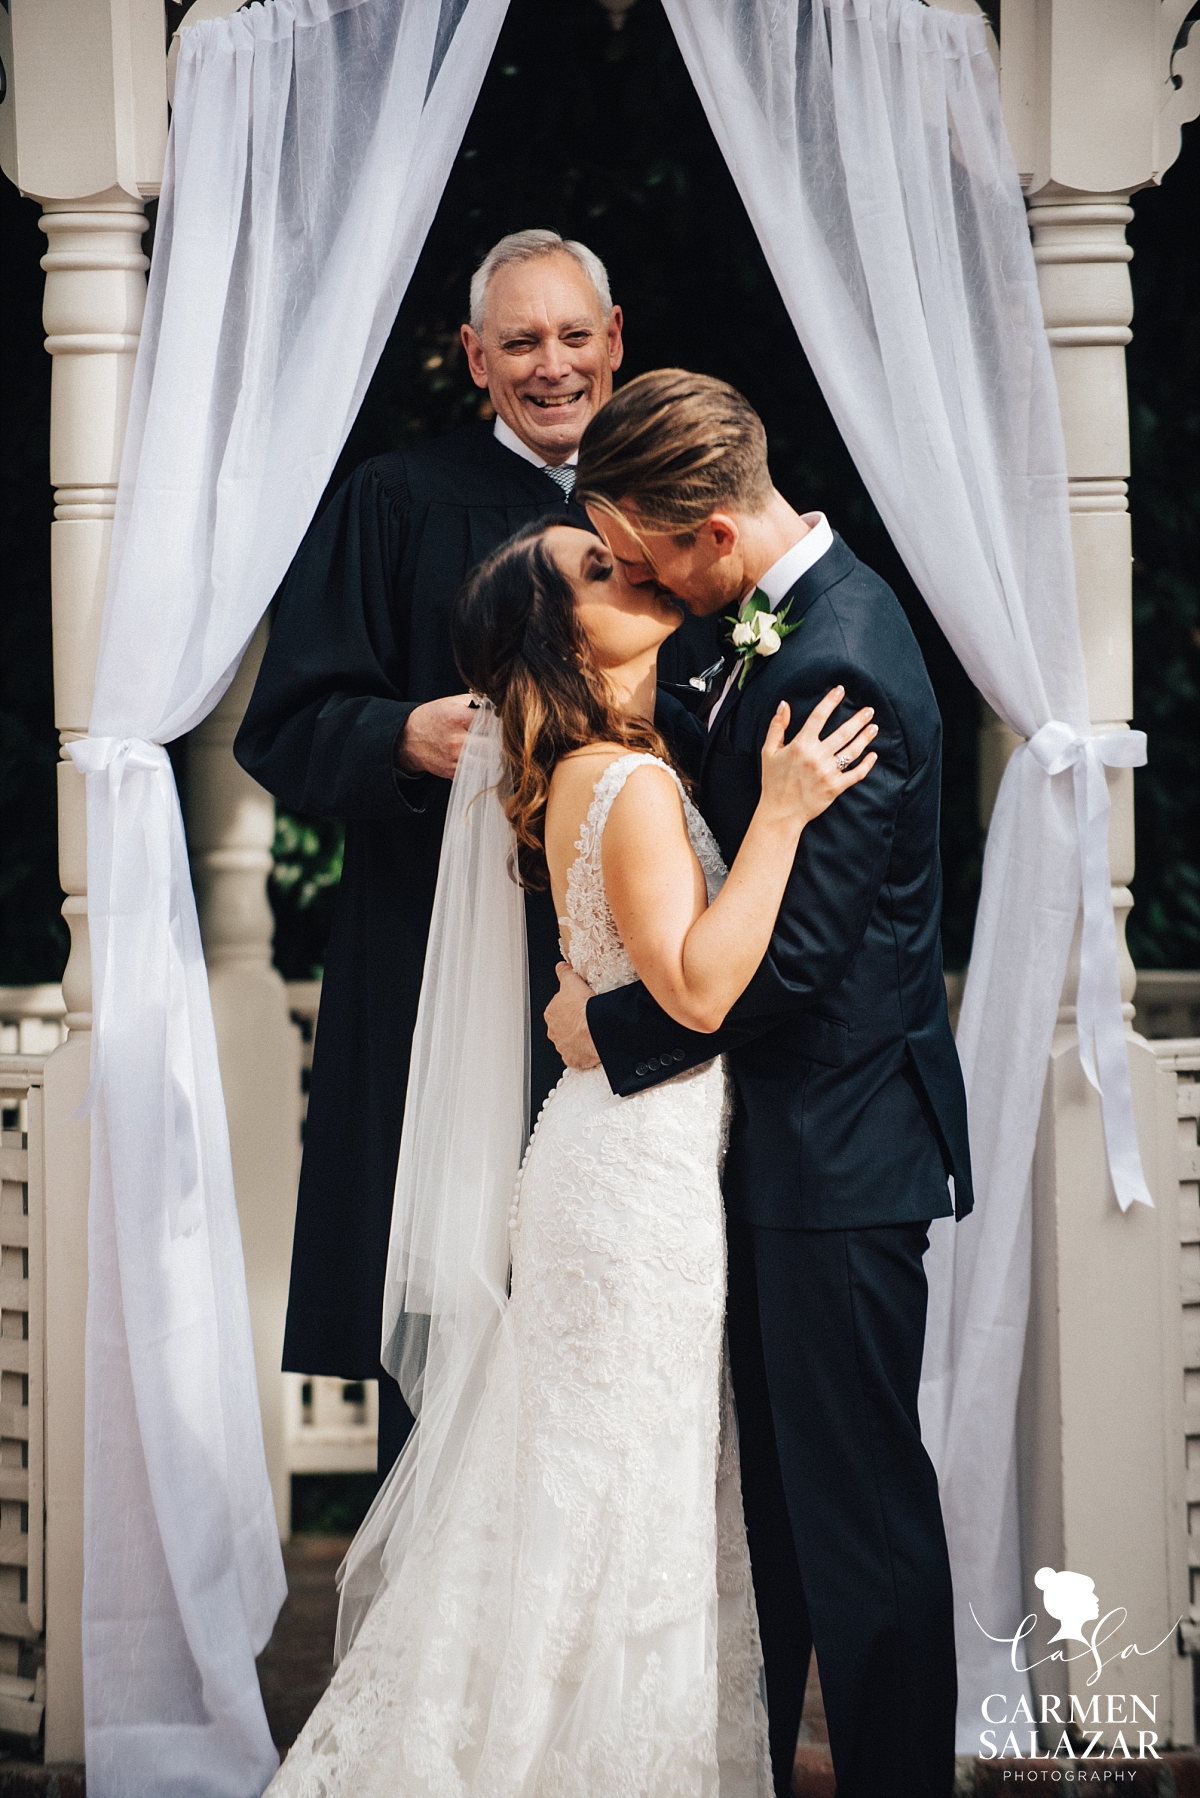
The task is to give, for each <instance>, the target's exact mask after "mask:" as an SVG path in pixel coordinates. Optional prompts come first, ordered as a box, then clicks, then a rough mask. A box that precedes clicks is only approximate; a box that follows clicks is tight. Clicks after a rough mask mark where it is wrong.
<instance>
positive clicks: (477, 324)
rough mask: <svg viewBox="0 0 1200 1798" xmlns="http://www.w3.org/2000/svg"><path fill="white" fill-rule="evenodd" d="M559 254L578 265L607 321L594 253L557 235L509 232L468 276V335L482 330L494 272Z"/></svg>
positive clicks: (604, 287)
mask: <svg viewBox="0 0 1200 1798" xmlns="http://www.w3.org/2000/svg"><path fill="white" fill-rule="evenodd" d="M559 251H564V252H565V253H566V254H567V255H568V256H570V257H571V258H572V259H573V260H574V261H575V262H577V263H578V264H579V266H580V268H581V269H582V270H583V272H584V274H585V275H586V276H587V278H588V280H589V281H590V282H591V284H592V286H593V287H594V288H595V290H596V298H597V300H599V302H600V310H601V312H603V314H604V316H605V318H607V317H608V315H609V313H610V312H611V311H612V293H611V292H610V290H609V285H608V270H607V269H606V268H605V266H604V264H603V263H602V262H601V260H600V258H599V256H597V254H596V252H595V251H594V250H589V249H588V247H587V245H586V244H585V243H575V242H573V241H572V240H571V239H569V238H562V237H560V236H559V234H558V232H557V231H513V232H512V233H511V234H510V235H509V236H508V237H502V238H501V239H500V242H499V243H498V244H493V245H492V248H491V249H490V250H489V251H488V253H487V255H486V256H485V257H484V259H483V261H482V262H481V263H480V264H479V267H478V268H477V269H476V270H475V273H474V274H473V275H472V276H471V329H472V331H475V332H476V333H478V332H481V331H482V330H483V321H484V316H485V313H486V309H487V308H486V301H487V290H488V284H489V282H490V281H491V278H492V276H493V275H494V274H495V273H496V270H497V269H500V268H504V267H506V266H507V264H508V263H510V262H533V261H534V260H535V259H536V258H537V257H539V256H553V255H555V254H556V253H557V252H559Z"/></svg>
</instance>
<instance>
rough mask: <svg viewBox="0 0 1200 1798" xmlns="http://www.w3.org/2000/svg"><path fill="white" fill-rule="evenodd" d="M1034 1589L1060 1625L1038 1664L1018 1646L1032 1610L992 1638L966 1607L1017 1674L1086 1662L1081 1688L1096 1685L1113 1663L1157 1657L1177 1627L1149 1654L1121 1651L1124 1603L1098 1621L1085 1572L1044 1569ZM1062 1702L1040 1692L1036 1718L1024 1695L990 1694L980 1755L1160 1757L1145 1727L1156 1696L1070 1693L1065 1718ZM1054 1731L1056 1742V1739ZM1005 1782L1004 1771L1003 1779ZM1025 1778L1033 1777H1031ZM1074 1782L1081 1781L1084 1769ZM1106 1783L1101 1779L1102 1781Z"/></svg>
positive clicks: (1033, 1619)
mask: <svg viewBox="0 0 1200 1798" xmlns="http://www.w3.org/2000/svg"><path fill="white" fill-rule="evenodd" d="M1033 1583H1034V1585H1035V1586H1037V1588H1038V1589H1039V1591H1040V1592H1041V1593H1042V1607H1043V1609H1044V1610H1045V1612H1046V1615H1047V1616H1048V1617H1049V1618H1051V1619H1052V1621H1053V1622H1055V1623H1057V1625H1058V1630H1057V1633H1056V1634H1055V1635H1053V1636H1051V1638H1050V1644H1051V1647H1052V1650H1053V1652H1052V1653H1050V1654H1045V1655H1042V1656H1041V1657H1040V1658H1039V1659H1036V1660H1034V1659H1029V1658H1027V1656H1028V1653H1029V1650H1028V1649H1023V1648H1022V1647H1021V1644H1022V1643H1023V1642H1025V1641H1027V1639H1028V1638H1029V1637H1030V1636H1031V1635H1032V1634H1033V1632H1034V1630H1035V1629H1036V1628H1037V1625H1038V1614H1037V1612H1036V1611H1031V1612H1030V1613H1029V1615H1028V1616H1027V1617H1023V1618H1022V1619H1021V1625H1020V1628H1019V1629H1018V1630H1017V1632H1016V1634H1015V1635H1013V1636H993V1635H992V1633H991V1631H990V1630H986V1629H984V1628H983V1624H982V1623H980V1622H979V1618H978V1617H977V1616H975V1607H974V1605H972V1606H971V1615H972V1617H974V1618H975V1622H976V1623H977V1624H978V1625H979V1628H980V1629H981V1630H983V1633H984V1635H985V1636H986V1637H987V1638H988V1641H989V1642H1004V1643H1007V1644H1008V1648H1009V1656H1010V1659H1011V1661H1012V1665H1013V1669H1014V1671H1015V1672H1017V1673H1030V1672H1032V1670H1033V1669H1034V1668H1035V1667H1044V1666H1046V1665H1047V1663H1048V1662H1052V1661H1058V1662H1060V1663H1062V1664H1066V1663H1068V1662H1072V1661H1086V1662H1088V1663H1090V1665H1089V1668H1088V1674H1087V1678H1086V1680H1085V1681H1084V1684H1085V1685H1086V1686H1094V1685H1095V1684H1096V1681H1097V1680H1098V1679H1099V1678H1100V1675H1101V1674H1102V1672H1103V1671H1104V1669H1105V1667H1107V1666H1109V1665H1110V1664H1111V1663H1112V1662H1114V1661H1129V1660H1132V1659H1134V1658H1135V1657H1136V1658H1137V1659H1144V1658H1145V1657H1146V1656H1147V1655H1151V1654H1156V1653H1157V1652H1158V1650H1159V1649H1160V1648H1163V1647H1165V1645H1166V1644H1167V1643H1168V1642H1169V1641H1171V1639H1172V1637H1173V1636H1174V1634H1175V1629H1176V1624H1177V1623H1178V1622H1179V1619H1176V1623H1173V1624H1172V1625H1171V1628H1170V1629H1169V1630H1168V1631H1167V1633H1166V1635H1165V1636H1164V1637H1163V1638H1162V1641H1161V1642H1156V1643H1155V1644H1154V1646H1153V1647H1152V1648H1139V1647H1138V1645H1137V1643H1136V1642H1126V1643H1125V1644H1124V1646H1121V1647H1119V1646H1118V1642H1119V1640H1120V1636H1121V1632H1122V1630H1123V1627H1124V1624H1125V1621H1126V1618H1127V1617H1128V1615H1129V1613H1128V1612H1127V1611H1126V1609H1125V1607H1124V1606H1123V1605H1118V1606H1117V1607H1116V1608H1115V1609H1113V1610H1111V1611H1106V1612H1105V1613H1104V1615H1103V1616H1101V1614H1100V1601H1099V1599H1098V1598H1097V1597H1096V1582H1095V1580H1092V1579H1089V1578H1088V1576H1087V1574H1086V1573H1069V1572H1068V1571H1067V1570H1066V1568H1064V1569H1063V1571H1062V1572H1061V1573H1057V1572H1055V1570H1054V1568H1053V1567H1042V1568H1040V1569H1039V1570H1038V1572H1037V1573H1036V1574H1035V1575H1034V1581H1033ZM1055 1642H1064V1643H1065V1642H1081V1643H1082V1644H1083V1647H1082V1648H1081V1649H1079V1650H1078V1651H1074V1652H1073V1651H1072V1650H1070V1649H1067V1648H1054V1647H1053V1644H1054V1643H1055ZM1029 1647H1030V1649H1032V1647H1033V1644H1032V1643H1030V1645H1029ZM1102 1651H1107V1652H1102ZM1080 1671H1081V1672H1082V1669H1080ZM1065 1702H1066V1701H1065V1700H1064V1699H1062V1698H1060V1697H1057V1696H1055V1695H1053V1694H1051V1693H1043V1695H1042V1696H1041V1697H1040V1698H1038V1699H1035V1700H1034V1703H1035V1704H1036V1705H1038V1706H1039V1707H1040V1712H1041V1714H1040V1716H1035V1714H1034V1712H1033V1710H1032V1709H1031V1708H1030V1702H1029V1699H1028V1698H1027V1697H1026V1696H1024V1694H1022V1695H1021V1696H1020V1697H1019V1698H1017V1699H1016V1700H1015V1701H1010V1700H1009V1698H1008V1696H1007V1694H1006V1693H1004V1692H989V1693H988V1695H987V1697H986V1698H985V1699H984V1701H983V1705H982V1710H983V1717H984V1721H985V1723H987V1724H988V1725H989V1726H990V1727H989V1728H986V1729H983V1730H981V1731H980V1735H979V1753H980V1755H981V1757H982V1758H983V1759H984V1760H994V1759H997V1758H999V1757H1003V1758H1004V1759H1006V1760H1008V1759H1011V1760H1049V1759H1051V1758H1053V1757H1055V1756H1058V1755H1061V1756H1064V1757H1066V1758H1069V1759H1071V1760H1081V1761H1083V1760H1103V1759H1106V1758H1107V1759H1108V1760H1115V1759H1116V1758H1117V1757H1118V1756H1124V1758H1125V1759H1126V1760H1144V1759H1146V1758H1147V1757H1150V1758H1152V1759H1154V1760H1158V1759H1159V1758H1160V1757H1159V1755H1158V1753H1157V1752H1156V1749H1155V1743H1156V1742H1157V1741H1158V1733H1157V1731H1156V1729H1154V1728H1153V1727H1151V1726H1152V1725H1154V1724H1155V1723H1156V1722H1157V1720H1158V1693H1157V1692H1152V1693H1150V1694H1149V1695H1148V1696H1146V1697H1143V1696H1142V1695H1141V1694H1140V1693H1137V1692H1104V1693H1100V1692H1097V1693H1096V1694H1095V1695H1094V1696H1093V1697H1092V1698H1090V1699H1089V1700H1088V1701H1087V1702H1086V1703H1085V1702H1084V1701H1083V1700H1081V1699H1080V1698H1079V1697H1078V1695H1077V1694H1076V1693H1074V1692H1072V1694H1071V1697H1070V1701H1069V1708H1068V1710H1067V1712H1066V1714H1065V1715H1063V1711H1062V1707H1063V1704H1064V1703H1065ZM1112 1725H1117V1726H1118V1727H1117V1734H1116V1738H1115V1740H1114V1741H1113V1743H1112V1745H1111V1746H1106V1744H1104V1743H1103V1742H1101V1740H1100V1737H1101V1734H1102V1733H1103V1731H1104V1730H1105V1728H1107V1727H1110V1726H1112ZM1004 1730H1007V1731H1008V1733H1007V1735H1005V1736H1004V1739H1003V1741H1001V1740H1000V1736H1001V1734H1002V1732H1003V1731H1004ZM1056 1731H1057V1733H1058V1740H1057V1742H1055V1740H1054V1736H1055V1732H1056ZM1126 1731H1128V1738H1127V1737H1126ZM1039 1737H1040V1741H1039ZM1007 1777H1008V1775H1007V1773H1006V1774H1005V1778H1007ZM1017 1777H1025V1776H1023V1775H1018V1776H1017ZM1029 1777H1034V1776H1033V1775H1032V1774H1031V1775H1029ZM1054 1777H1055V1778H1057V1777H1058V1775H1057V1774H1055V1776H1054ZM1078 1777H1079V1778H1082V1777H1083V1770H1082V1768H1081V1769H1080V1772H1079V1775H1078ZM1096 1777H1099V1775H1096ZM1108 1777H1109V1775H1107V1774H1106V1775H1105V1778H1108Z"/></svg>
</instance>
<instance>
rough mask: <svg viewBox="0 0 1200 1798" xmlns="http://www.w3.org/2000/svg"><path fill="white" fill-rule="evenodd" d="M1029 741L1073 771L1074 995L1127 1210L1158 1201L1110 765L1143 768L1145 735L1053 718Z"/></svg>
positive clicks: (1042, 757) (1043, 761) (1039, 758)
mask: <svg viewBox="0 0 1200 1798" xmlns="http://www.w3.org/2000/svg"><path fill="white" fill-rule="evenodd" d="M1028 748H1029V751H1030V754H1031V755H1032V756H1033V757H1034V760H1035V761H1036V762H1037V763H1038V764H1039V766H1040V767H1042V768H1043V769H1044V770H1045V772H1046V773H1047V774H1049V775H1055V774H1065V773H1066V772H1067V770H1068V769H1070V770H1071V772H1072V775H1073V777H1074V783H1075V817H1076V822H1077V823H1078V826H1079V860H1080V879H1081V883H1082V889H1083V931H1082V935H1081V938H1080V945H1079V994H1078V997H1077V999H1076V1002H1075V1007H1076V1019H1077V1023H1078V1029H1079V1060H1080V1062H1081V1064H1082V1066H1083V1071H1084V1073H1085V1074H1086V1075H1087V1077H1088V1079H1089V1080H1090V1081H1091V1083H1092V1085H1093V1086H1094V1087H1095V1089H1096V1091H1097V1092H1098V1093H1099V1094H1100V1101H1101V1110H1102V1112H1103V1115H1104V1140H1105V1142H1106V1144H1107V1146H1108V1167H1109V1172H1110V1174H1111V1175H1112V1183H1113V1187H1114V1189H1115V1191H1116V1195H1117V1203H1118V1205H1119V1206H1120V1207H1121V1210H1122V1211H1128V1209H1129V1207H1130V1205H1132V1204H1134V1203H1135V1202H1136V1203H1137V1204H1139V1205H1149V1206H1151V1207H1153V1205H1154V1200H1153V1199H1152V1198H1151V1197H1150V1192H1149V1189H1148V1187H1147V1185H1146V1176H1145V1174H1144V1173H1143V1171H1142V1157H1141V1152H1140V1150H1139V1149H1138V1140H1137V1130H1136V1127H1135V1125H1134V1119H1133V1092H1132V1089H1131V1087H1130V1084H1129V1054H1128V1050H1127V1049H1126V1046H1125V1022H1124V1019H1123V1018H1122V1016H1121V978H1120V973H1119V971H1118V961H1117V927H1116V921H1115V919H1114V917H1113V908H1112V879H1111V875H1110V873H1109V865H1108V817H1109V811H1110V809H1111V805H1110V801H1109V796H1108V781H1107V779H1106V778H1105V774H1104V770H1105V768H1141V767H1143V766H1144V765H1145V761H1146V735H1145V732H1144V731H1140V730H1114V731H1106V732H1105V734H1104V735H1103V736H1099V737H1091V736H1088V737H1084V736H1080V735H1079V734H1078V732H1077V731H1075V730H1073V729H1072V727H1071V726H1070V725H1069V724H1063V723H1061V722H1060V721H1059V720H1057V719H1052V720H1051V722H1050V723H1049V724H1044V725H1043V726H1042V728H1041V730H1039V731H1038V733H1037V735H1036V736H1034V737H1031V738H1030V741H1029V744H1028Z"/></svg>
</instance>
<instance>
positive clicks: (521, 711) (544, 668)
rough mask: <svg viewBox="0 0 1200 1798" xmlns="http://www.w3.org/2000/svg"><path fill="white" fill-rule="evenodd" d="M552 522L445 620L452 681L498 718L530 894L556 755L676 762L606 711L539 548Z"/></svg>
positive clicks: (480, 572) (501, 552) (646, 732)
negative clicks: (605, 752) (592, 750)
mask: <svg viewBox="0 0 1200 1798" xmlns="http://www.w3.org/2000/svg"><path fill="white" fill-rule="evenodd" d="M558 522H559V521H557V520H555V519H553V518H543V519H538V520H536V521H535V522H534V523H533V524H528V525H526V526H525V527H524V529H522V530H520V531H518V532H517V533H516V534H515V535H514V536H512V537H510V538H509V539H508V541H507V542H506V543H502V544H501V546H500V548H499V549H497V550H495V551H494V552H493V553H492V554H491V555H490V556H489V557H488V558H487V560H486V561H485V562H481V563H480V564H479V567H478V568H476V569H475V570H474V572H473V573H472V574H471V576H470V577H469V579H468V580H467V582H466V584H465V586H464V587H463V588H462V590H461V592H460V593H459V595H458V598H457V599H456V601H455V604H454V613H453V617H452V620H451V642H452V644H453V647H454V659H455V661H456V662H457V663H458V668H459V672H460V674H461V675H462V677H463V679H464V681H465V682H466V683H467V685H468V687H470V689H471V691H472V692H474V693H478V694H481V695H482V696H483V697H484V698H486V699H490V700H491V702H492V704H493V705H494V706H495V708H496V711H497V712H498V714H499V716H500V724H501V731H502V735H503V741H504V753H505V759H506V761H507V764H508V783H507V792H506V793H505V794H504V810H505V812H506V813H507V815H508V819H509V822H510V823H511V824H512V827H513V830H514V831H515V833H516V838H517V868H518V872H519V874H520V879H521V885H522V886H525V887H532V888H541V887H545V886H546V885H547V884H548V873H547V868H546V834H545V833H546V798H547V795H548V794H549V791H550V778H551V776H552V775H553V773H554V770H555V768H556V766H557V765H558V763H559V762H560V761H561V760H562V758H563V756H564V755H569V754H570V752H571V750H573V749H582V748H583V747H584V745H585V744H587V743H620V744H621V745H622V746H623V747H624V748H626V749H632V750H644V751H646V752H648V753H649V754H650V755H657V756H661V757H662V759H663V760H664V761H666V762H669V763H671V764H672V766H673V765H674V763H673V758H672V756H671V753H670V751H669V749H668V748H667V746H666V744H665V743H664V741H663V739H662V737H661V736H660V735H659V733H658V732H657V731H656V730H655V729H654V728H653V726H652V725H649V724H646V723H644V722H641V721H638V720H632V719H628V718H622V717H621V716H620V715H619V713H617V712H616V711H615V710H614V709H613V706H612V702H611V700H610V698H609V695H608V689H607V687H606V685H605V682H604V677H603V675H602V674H601V672H600V670H599V669H598V668H597V666H596V664H595V661H594V659H593V657H592V651H591V646H590V644H589V643H588V640H587V637H586V635H585V633H584V631H583V627H582V626H581V625H580V623H579V618H578V615H577V613H576V610H575V594H574V592H573V590H572V587H571V583H570V581H568V579H567V577H566V576H565V575H564V574H563V573H562V572H561V570H560V569H559V567H558V565H557V563H556V562H555V560H554V558H553V556H552V555H551V554H550V550H549V547H548V545H547V543H546V536H547V533H548V532H549V531H552V530H554V529H555V528H556V526H557V524H558Z"/></svg>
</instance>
